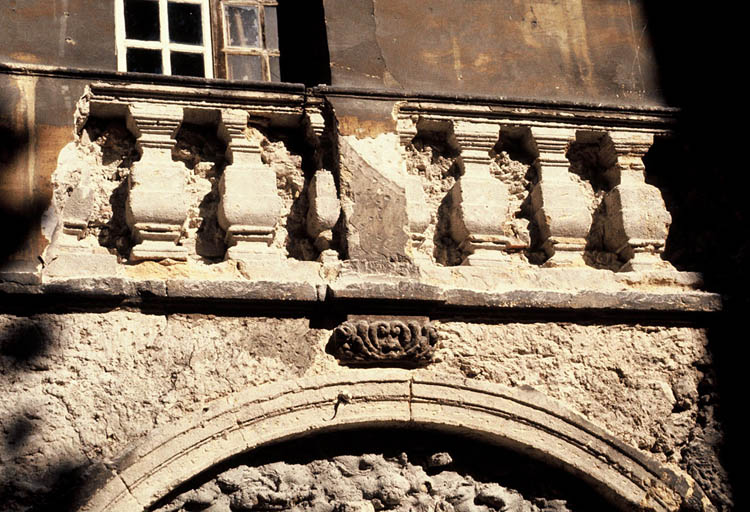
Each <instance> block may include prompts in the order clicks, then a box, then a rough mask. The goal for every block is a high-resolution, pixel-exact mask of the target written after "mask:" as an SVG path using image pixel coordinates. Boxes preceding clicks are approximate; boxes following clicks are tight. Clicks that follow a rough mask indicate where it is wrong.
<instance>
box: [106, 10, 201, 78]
mask: <svg viewBox="0 0 750 512" xmlns="http://www.w3.org/2000/svg"><path fill="white" fill-rule="evenodd" d="M209 20H210V17H209V9H208V0H115V30H116V36H117V69H118V71H135V72H141V73H158V74H164V75H184V76H201V77H206V78H213V76H214V75H213V62H212V56H211V38H210V34H211V30H210V21H209Z"/></svg>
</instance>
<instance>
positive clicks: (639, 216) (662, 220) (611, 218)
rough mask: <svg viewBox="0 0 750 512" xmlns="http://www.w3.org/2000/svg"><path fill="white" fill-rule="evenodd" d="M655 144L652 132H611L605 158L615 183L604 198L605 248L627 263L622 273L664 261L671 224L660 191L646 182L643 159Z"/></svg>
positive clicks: (648, 267) (605, 149)
mask: <svg viewBox="0 0 750 512" xmlns="http://www.w3.org/2000/svg"><path fill="white" fill-rule="evenodd" d="M652 144H653V135H652V134H649V133H633V132H610V133H609V136H608V137H605V140H604V142H603V146H604V147H603V158H604V159H605V161H606V162H607V164H608V165H609V166H610V170H609V171H608V174H611V175H612V177H613V180H614V181H615V183H618V184H617V185H616V186H615V187H614V188H613V189H612V190H611V191H610V192H609V193H608V194H607V195H606V196H605V197H604V202H605V206H606V211H607V218H606V223H605V226H604V245H605V247H606V248H607V250H609V251H611V252H614V253H617V255H618V256H619V257H620V259H622V260H623V261H626V263H625V265H624V267H623V270H650V269H652V268H653V267H654V265H659V264H665V263H664V262H663V260H662V259H661V253H662V252H663V251H664V245H665V242H666V239H667V235H668V233H669V225H670V224H671V223H672V217H671V216H670V214H669V212H668V211H667V208H666V206H665V204H664V200H663V199H662V197H661V192H660V191H659V189H657V188H656V187H654V186H652V185H649V184H647V183H646V176H645V171H646V168H645V166H644V164H643V156H644V155H645V154H646V152H647V151H648V150H649V148H650V147H651V145H652Z"/></svg>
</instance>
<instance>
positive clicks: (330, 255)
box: [305, 108, 341, 263]
mask: <svg viewBox="0 0 750 512" xmlns="http://www.w3.org/2000/svg"><path fill="white" fill-rule="evenodd" d="M306 121H307V138H308V141H309V142H310V144H312V146H313V148H314V151H313V155H314V158H315V174H314V175H313V177H312V179H311V180H310V184H309V186H308V188H307V197H308V201H309V206H308V209H307V218H306V222H305V227H306V229H307V234H308V235H309V236H310V238H312V239H313V242H314V245H315V249H317V250H318V251H319V252H320V255H319V256H318V261H320V262H323V263H335V262H337V261H338V259H339V255H338V252H337V251H336V249H335V247H334V246H333V228H334V227H335V226H336V223H337V222H338V220H339V216H340V214H341V202H340V201H339V197H338V192H337V191H336V182H335V180H334V178H333V173H331V171H328V170H326V169H325V168H324V163H323V148H322V144H321V137H322V136H323V132H324V131H325V118H324V117H323V114H322V113H321V112H320V110H319V109H318V108H308V111H307V117H306Z"/></svg>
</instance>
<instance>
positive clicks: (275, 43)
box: [264, 6, 279, 50]
mask: <svg viewBox="0 0 750 512" xmlns="http://www.w3.org/2000/svg"><path fill="white" fill-rule="evenodd" d="M264 13H265V16H266V19H265V28H266V48H268V49H269V50H278V49H279V22H278V21H277V20H276V7H270V6H269V7H265V8H264Z"/></svg>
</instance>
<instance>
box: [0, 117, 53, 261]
mask: <svg viewBox="0 0 750 512" xmlns="http://www.w3.org/2000/svg"><path fill="white" fill-rule="evenodd" d="M28 147H29V137H28V134H27V133H26V132H25V131H20V130H14V129H12V128H8V127H5V126H2V125H0V225H2V226H3V243H2V244H0V272H2V271H3V270H6V268H7V267H8V266H9V265H10V264H11V263H12V262H13V261H14V260H16V259H17V258H16V257H15V256H16V255H17V254H18V253H19V252H22V251H23V249H24V247H25V246H28V242H29V239H30V236H31V235H32V233H33V232H34V231H36V230H38V227H39V225H40V222H41V218H42V215H43V214H44V212H45V210H46V209H47V207H48V205H49V201H48V200H47V199H45V198H43V197H41V196H40V195H39V194H34V195H33V196H32V197H19V195H20V190H19V189H18V187H13V185H12V184H11V173H12V169H13V166H14V163H15V162H16V161H17V160H18V159H19V158H20V157H21V156H22V155H23V154H25V153H26V151H27V149H28ZM26 259H29V258H28V257H27V258H26ZM36 263H37V261H33V262H32V264H33V265H36Z"/></svg>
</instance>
